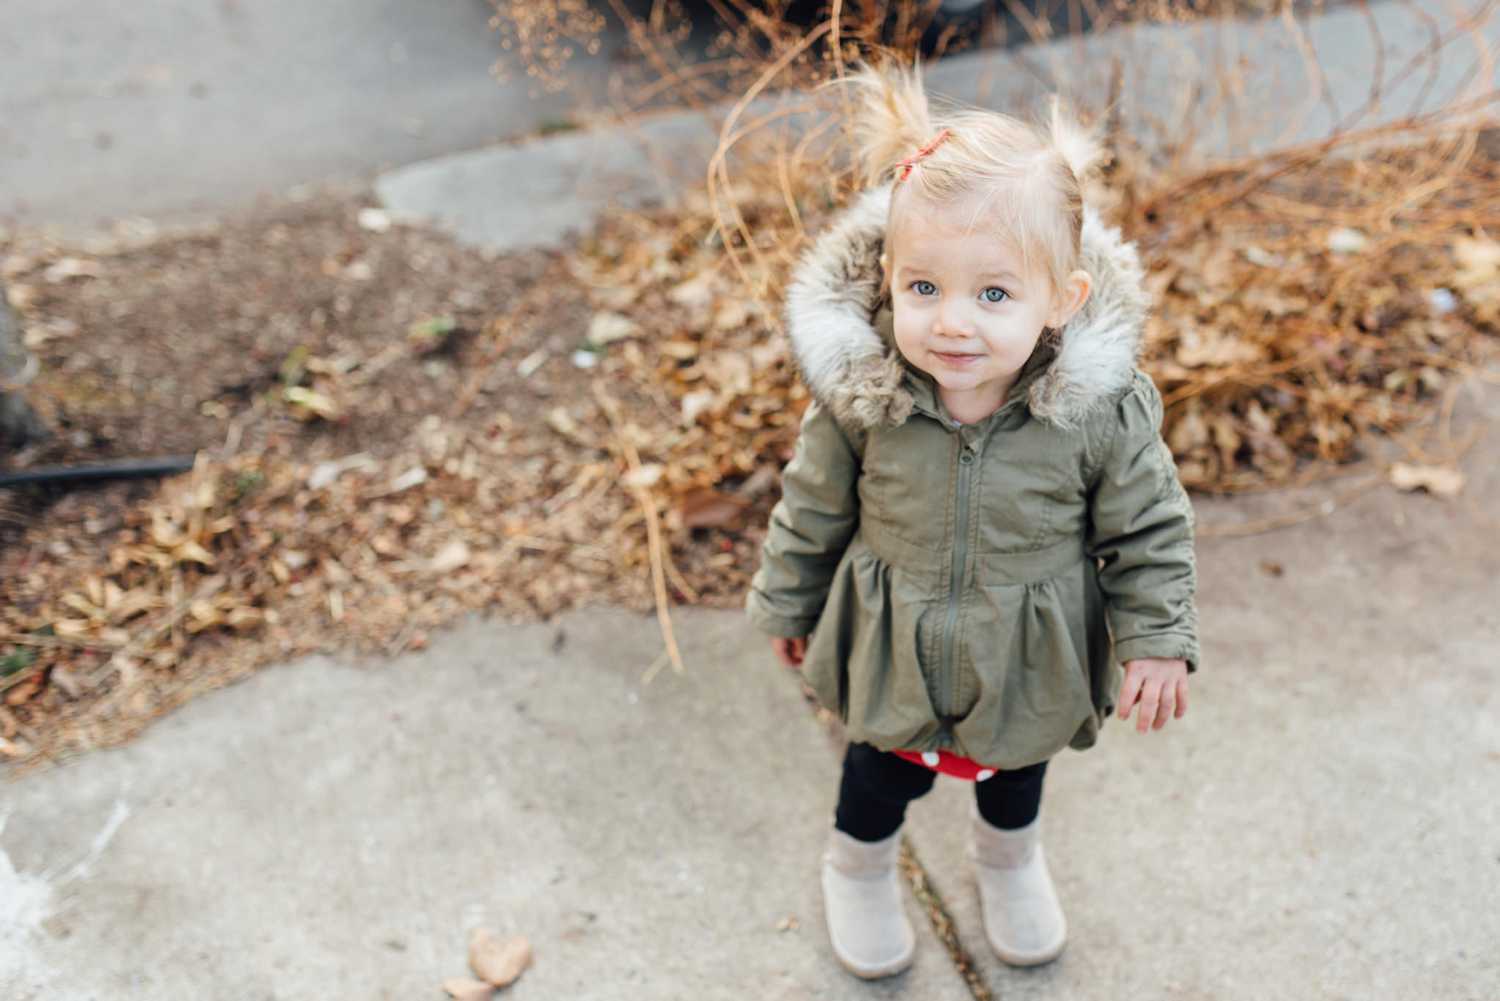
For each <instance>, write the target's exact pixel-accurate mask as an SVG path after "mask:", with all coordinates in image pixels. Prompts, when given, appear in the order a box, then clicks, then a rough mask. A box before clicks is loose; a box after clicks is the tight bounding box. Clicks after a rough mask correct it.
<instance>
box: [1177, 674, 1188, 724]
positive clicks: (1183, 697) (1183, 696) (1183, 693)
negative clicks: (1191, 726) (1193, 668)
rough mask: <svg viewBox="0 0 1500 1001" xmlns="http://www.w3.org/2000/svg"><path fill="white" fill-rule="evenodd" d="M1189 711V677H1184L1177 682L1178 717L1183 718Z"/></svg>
mask: <svg viewBox="0 0 1500 1001" xmlns="http://www.w3.org/2000/svg"><path fill="white" fill-rule="evenodd" d="M1186 712H1187V679H1186V678H1182V679H1180V680H1179V681H1178V682H1177V718H1178V719H1182V717H1183V714H1184V713H1186Z"/></svg>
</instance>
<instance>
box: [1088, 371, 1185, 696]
mask: <svg viewBox="0 0 1500 1001" xmlns="http://www.w3.org/2000/svg"><path fill="white" fill-rule="evenodd" d="M1161 418H1162V402H1161V395H1160V394H1159V393H1158V392H1157V390H1156V386H1155V385H1154V384H1153V383H1152V382H1151V379H1150V378H1149V377H1148V376H1146V375H1145V374H1144V373H1142V372H1140V371H1137V372H1136V373H1135V377H1134V381H1133V383H1132V385H1131V387H1130V389H1129V390H1128V391H1127V392H1126V393H1125V394H1124V395H1123V396H1122V397H1120V399H1119V401H1118V402H1117V404H1116V405H1115V407H1114V408H1113V410H1112V412H1111V414H1110V415H1108V416H1107V417H1106V420H1105V422H1104V423H1105V425H1106V426H1105V427H1103V428H1102V429H1101V431H1100V433H1099V439H1100V446H1099V451H1100V453H1101V455H1100V460H1099V462H1098V465H1097V468H1096V472H1095V474H1094V476H1093V478H1092V485H1091V492H1090V498H1089V529H1088V533H1089V534H1088V552H1089V554H1090V555H1091V556H1093V557H1095V558H1096V559H1098V560H1100V561H1101V562H1100V569H1099V583H1100V587H1101V588H1102V589H1103V591H1104V596H1105V603H1106V615H1107V616H1108V620H1109V630H1110V635H1111V637H1112V638H1113V640H1114V649H1115V657H1116V659H1117V660H1119V661H1120V662H1121V663H1124V662H1126V661H1130V660H1137V659H1140V658H1142V657H1163V658H1182V659H1184V660H1186V661H1187V665H1188V671H1189V672H1192V671H1196V670H1197V669H1198V654H1199V649H1198V611H1197V606H1196V604H1195V600H1194V593H1195V591H1196V588H1197V565H1196V560H1195V557H1194V554H1193V508H1192V503H1191V502H1190V501H1189V500H1188V496H1187V491H1185V490H1184V489H1183V487H1182V482H1181V481H1180V480H1179V479H1178V477H1177V466H1176V463H1174V462H1173V461H1172V453H1171V451H1170V450H1169V449H1168V448H1167V445H1166V442H1164V441H1162V438H1161Z"/></svg>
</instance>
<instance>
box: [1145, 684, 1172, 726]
mask: <svg viewBox="0 0 1500 1001" xmlns="http://www.w3.org/2000/svg"><path fill="white" fill-rule="evenodd" d="M1176 709H1177V686H1176V685H1162V686H1161V705H1159V706H1157V708H1156V722H1155V723H1152V724H1151V729H1153V730H1160V729H1161V728H1162V727H1164V726H1166V725H1167V720H1169V719H1171V718H1172V713H1173V712H1174V711H1175V710H1176Z"/></svg>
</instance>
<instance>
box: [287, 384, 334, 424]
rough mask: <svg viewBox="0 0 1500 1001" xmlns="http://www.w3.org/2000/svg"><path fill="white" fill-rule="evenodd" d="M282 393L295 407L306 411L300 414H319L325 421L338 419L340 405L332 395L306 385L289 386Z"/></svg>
mask: <svg viewBox="0 0 1500 1001" xmlns="http://www.w3.org/2000/svg"><path fill="white" fill-rule="evenodd" d="M282 395H283V397H284V398H285V399H286V402H288V403H290V404H291V405H292V406H293V407H296V408H299V409H300V410H302V411H305V413H302V414H299V415H298V416H308V415H311V416H317V417H321V418H323V420H325V421H332V420H337V419H338V417H339V413H340V410H339V405H338V404H337V403H335V402H334V401H333V398H332V397H330V396H328V395H326V394H324V393H319V392H316V391H314V390H311V389H308V388H307V387H306V386H288V387H286V389H284V390H282Z"/></svg>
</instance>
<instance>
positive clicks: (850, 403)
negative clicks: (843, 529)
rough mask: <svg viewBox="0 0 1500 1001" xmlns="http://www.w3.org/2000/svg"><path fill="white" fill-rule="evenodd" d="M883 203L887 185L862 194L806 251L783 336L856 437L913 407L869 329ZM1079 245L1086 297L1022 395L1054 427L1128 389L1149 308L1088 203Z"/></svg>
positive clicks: (892, 354)
mask: <svg viewBox="0 0 1500 1001" xmlns="http://www.w3.org/2000/svg"><path fill="white" fill-rule="evenodd" d="M890 199H891V186H890V185H883V186H881V187H879V188H873V189H871V190H870V191H867V192H865V193H864V194H862V195H860V196H859V198H858V199H857V200H856V201H855V202H854V204H853V205H851V206H850V207H849V208H847V209H845V210H844V211H843V212H842V213H841V214H840V215H839V216H838V217H836V218H835V219H834V221H833V222H832V223H831V224H830V225H829V227H828V229H827V230H826V231H825V232H824V233H823V234H822V235H821V236H820V237H819V238H818V239H817V240H816V241H815V242H814V243H813V245H812V246H811V247H810V248H808V250H807V252H806V253H805V254H804V255H803V257H802V259H801V261H800V262H799V264H798V267H797V270H796V272H795V273H794V276H793V278H794V280H793V282H792V284H791V286H790V287H789V288H788V289H787V307H786V308H787V331H788V333H789V335H790V337H791V344H792V353H793V355H794V357H795V358H796V360H797V364H798V366H799V367H800V368H801V370H802V375H803V378H804V379H805V380H806V382H807V385H808V388H809V389H810V390H811V392H812V394H813V396H814V397H816V398H817V399H818V400H819V401H820V402H822V403H823V405H824V406H826V407H828V408H829V410H831V411H832V413H833V416H834V417H835V418H836V419H837V420H838V421H839V423H840V424H843V425H844V426H846V427H849V428H857V429H861V430H870V429H874V428H876V427H879V426H882V425H887V426H891V425H896V424H900V423H901V422H902V421H904V420H905V419H906V418H907V416H908V415H909V414H910V413H911V410H912V405H913V397H912V392H911V389H910V388H909V387H908V386H907V385H906V384H905V383H906V365H905V363H904V362H903V360H902V358H901V357H900V355H899V354H898V353H897V352H896V350H895V347H894V346H893V345H891V344H890V343H888V342H887V340H886V339H885V338H884V337H882V335H881V334H880V332H879V330H877V328H876V324H875V315H876V311H877V309H878V308H879V306H880V299H881V292H880V287H881V270H880V254H881V250H882V248H883V246H884V242H885V225H886V217H887V214H888V210H889V207H890ZM1081 246H1082V259H1081V261H1080V267H1082V268H1083V269H1084V270H1085V271H1087V272H1088V273H1089V274H1090V275H1091V276H1092V277H1093V280H1094V284H1093V290H1092V292H1091V293H1090V294H1089V298H1088V301H1087V302H1086V303H1085V304H1084V306H1083V308H1082V309H1081V310H1079V312H1078V314H1077V315H1076V316H1075V317H1074V318H1073V319H1072V321H1071V322H1069V323H1068V325H1067V326H1066V327H1065V328H1063V330H1062V331H1061V332H1060V333H1061V340H1060V345H1059V347H1058V348H1057V351H1056V355H1055V357H1053V358H1052V359H1051V360H1050V362H1048V364H1047V367H1046V369H1045V370H1044V371H1043V372H1041V374H1040V375H1038V376H1037V377H1036V378H1035V379H1033V380H1031V381H1030V385H1029V387H1028V389H1027V404H1028V407H1029V409H1030V411H1031V413H1032V415H1033V416H1034V417H1036V418H1038V419H1040V420H1043V421H1047V422H1048V423H1051V424H1054V425H1057V426H1059V427H1075V426H1077V425H1078V424H1079V422H1080V421H1081V420H1082V419H1083V418H1084V417H1085V416H1086V415H1087V414H1088V413H1089V412H1090V411H1091V410H1093V408H1094V407H1095V406H1096V405H1097V404H1098V403H1100V402H1101V401H1103V400H1105V399H1107V398H1109V397H1110V396H1112V395H1114V394H1116V393H1118V392H1120V391H1121V390H1123V389H1125V388H1126V387H1127V386H1129V385H1130V383H1131V378H1132V373H1133V372H1134V369H1135V364H1136V357H1137V354H1138V352H1139V350H1140V344H1141V338H1142V331H1143V327H1144V324H1145V319H1146V312H1147V308H1148V306H1149V304H1150V297H1149V295H1148V294H1147V292H1146V289H1145V283H1144V275H1143V272H1142V269H1141V263H1140V258H1139V257H1138V256H1137V254H1136V251H1135V247H1134V245H1133V244H1129V243H1126V242H1125V241H1124V240H1123V239H1122V238H1121V236H1120V232H1119V230H1116V229H1110V228H1108V227H1106V226H1105V225H1104V223H1103V221H1102V220H1101V219H1100V218H1099V215H1098V213H1097V212H1096V211H1095V210H1094V209H1093V208H1092V207H1091V206H1087V207H1085V209H1084V215H1083V232H1082V237H1081Z"/></svg>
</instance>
